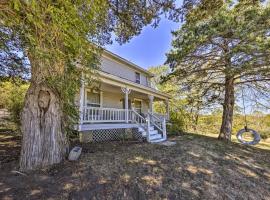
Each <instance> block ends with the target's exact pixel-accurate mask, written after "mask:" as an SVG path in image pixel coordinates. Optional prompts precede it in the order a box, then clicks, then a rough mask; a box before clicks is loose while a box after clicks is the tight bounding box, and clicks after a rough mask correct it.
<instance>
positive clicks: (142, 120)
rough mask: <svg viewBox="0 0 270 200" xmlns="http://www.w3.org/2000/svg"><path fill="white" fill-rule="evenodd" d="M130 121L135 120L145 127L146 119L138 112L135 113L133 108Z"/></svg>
mask: <svg viewBox="0 0 270 200" xmlns="http://www.w3.org/2000/svg"><path fill="white" fill-rule="evenodd" d="M132 122H135V123H136V124H138V125H139V126H141V127H143V128H145V126H146V119H145V118H144V117H143V116H141V115H140V114H139V113H137V112H136V111H135V110H134V109H133V110H132Z"/></svg>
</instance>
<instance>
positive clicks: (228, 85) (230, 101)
mask: <svg viewBox="0 0 270 200" xmlns="http://www.w3.org/2000/svg"><path fill="white" fill-rule="evenodd" d="M234 103H235V99H234V78H233V77H226V80H225V99H224V103H223V115H222V125H221V128H220V133H219V136H218V139H221V140H225V141H231V132H232V123H233V109H234Z"/></svg>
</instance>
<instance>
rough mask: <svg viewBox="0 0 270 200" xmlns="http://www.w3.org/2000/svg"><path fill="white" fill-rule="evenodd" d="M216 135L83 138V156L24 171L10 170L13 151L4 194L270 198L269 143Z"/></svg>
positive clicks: (4, 171) (4, 170)
mask: <svg viewBox="0 0 270 200" xmlns="http://www.w3.org/2000/svg"><path fill="white" fill-rule="evenodd" d="M3 137H4V136H3ZM5 137H6V136H5ZM215 137H216V136H215V135H199V134H186V135H182V136H177V137H174V138H170V140H174V141H176V145H175V146H171V147H166V146H162V145H158V144H147V143H138V142H134V141H125V142H109V143H100V144H80V145H82V147H83V154H82V156H81V158H80V159H79V161H77V162H69V161H65V162H63V163H61V164H58V165H55V166H53V167H50V168H48V169H44V170H40V171H34V172H29V173H26V176H22V175H18V174H13V173H11V172H10V171H11V170H12V169H14V167H16V165H17V163H18V161H17V158H18V156H17V157H16V156H14V155H13V157H15V160H11V161H9V162H7V163H1V169H0V170H1V171H0V199H20V198H21V197H24V198H25V199H106V200H107V199H140V200H141V199H254V200H255V199H256V200H257V199H270V159H269V157H270V146H269V143H267V142H266V143H265V144H264V143H263V144H260V145H259V146H255V147H250V146H243V145H240V144H237V143H235V142H233V143H231V144H226V143H223V142H220V141H218V140H216V139H215ZM6 139H7V138H6ZM1 140H2V139H1V138H0V141H1ZM4 141H6V140H5V139H4ZM6 142H7V141H6ZM17 142H19V141H17ZM9 144H11V143H9ZM0 145H1V146H2V149H4V148H3V146H5V144H4V142H2V143H0ZM9 147H10V146H9ZM14 148H18V147H16V145H15V147H14ZM1 153H2V152H1ZM6 154H8V152H6Z"/></svg>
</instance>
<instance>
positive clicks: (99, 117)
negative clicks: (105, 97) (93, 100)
mask: <svg viewBox="0 0 270 200" xmlns="http://www.w3.org/2000/svg"><path fill="white" fill-rule="evenodd" d="M131 119H132V110H128V120H127V119H126V110H125V109H118V108H100V107H85V108H84V110H83V122H84V123H87V122H126V121H131Z"/></svg>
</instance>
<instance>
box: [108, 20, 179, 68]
mask: <svg viewBox="0 0 270 200" xmlns="http://www.w3.org/2000/svg"><path fill="white" fill-rule="evenodd" d="M179 27H180V23H179V22H178V23H175V22H172V21H170V20H168V19H165V18H162V19H161V21H160V23H159V26H158V27H157V28H153V27H151V26H150V25H149V26H146V27H145V28H144V29H143V30H142V32H141V34H140V35H138V36H135V37H134V38H132V39H131V41H130V42H129V43H126V44H123V45H119V44H118V43H117V42H114V43H113V44H112V45H107V46H106V49H108V50H109V51H112V52H113V53H115V54H117V55H119V56H121V57H123V58H125V59H127V60H129V61H131V62H133V63H135V64H137V65H139V66H141V67H143V68H145V69H147V68H149V67H151V66H158V65H162V64H164V62H165V60H166V56H165V54H166V53H167V52H168V51H169V50H170V47H171V41H172V35H171V31H172V30H177V29H178V28H179Z"/></svg>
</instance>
